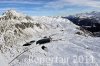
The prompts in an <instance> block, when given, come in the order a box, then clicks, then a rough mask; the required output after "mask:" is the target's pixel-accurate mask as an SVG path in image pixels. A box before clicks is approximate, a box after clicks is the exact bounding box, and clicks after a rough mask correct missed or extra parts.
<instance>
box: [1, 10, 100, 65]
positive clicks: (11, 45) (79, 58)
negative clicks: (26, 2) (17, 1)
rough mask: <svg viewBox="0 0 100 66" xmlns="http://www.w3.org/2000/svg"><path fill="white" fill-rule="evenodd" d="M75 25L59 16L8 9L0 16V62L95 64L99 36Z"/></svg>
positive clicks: (99, 51) (99, 54)
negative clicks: (30, 13) (26, 13)
mask: <svg viewBox="0 0 100 66" xmlns="http://www.w3.org/2000/svg"><path fill="white" fill-rule="evenodd" d="M79 28H80V27H79V26H77V25H75V24H73V23H72V22H71V21H70V20H68V19H64V18H61V17H60V16H59V17H50V16H48V17H46V16H41V17H39V16H32V17H30V16H27V15H24V14H21V13H18V12H16V11H14V10H8V11H6V12H5V13H3V15H2V16H0V66H99V65H100V38H99V37H92V36H90V35H89V34H88V33H87V32H85V31H81V30H79ZM49 38H50V41H47V42H45V41H44V42H45V43H43V42H40V43H38V44H37V41H38V42H39V40H43V39H48V40H49Z"/></svg>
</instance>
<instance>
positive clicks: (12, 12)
mask: <svg viewBox="0 0 100 66" xmlns="http://www.w3.org/2000/svg"><path fill="white" fill-rule="evenodd" d="M20 15H21V14H20V13H18V12H17V11H15V10H7V11H6V12H4V13H3V16H20Z"/></svg>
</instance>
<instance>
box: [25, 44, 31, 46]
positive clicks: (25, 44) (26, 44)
mask: <svg viewBox="0 0 100 66" xmlns="http://www.w3.org/2000/svg"><path fill="white" fill-rule="evenodd" d="M30 45H31V43H26V44H24V45H23V46H30Z"/></svg>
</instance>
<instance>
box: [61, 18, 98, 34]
mask: <svg viewBox="0 0 100 66" xmlns="http://www.w3.org/2000/svg"><path fill="white" fill-rule="evenodd" d="M63 18H67V19H69V20H70V21H72V22H73V23H74V24H76V25H78V26H80V27H82V28H84V29H86V30H88V31H90V32H92V33H93V32H100V23H99V21H98V20H96V19H95V18H79V17H63Z"/></svg>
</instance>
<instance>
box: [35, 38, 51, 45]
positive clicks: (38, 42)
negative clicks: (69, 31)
mask: <svg viewBox="0 0 100 66" xmlns="http://www.w3.org/2000/svg"><path fill="white" fill-rule="evenodd" d="M50 41H51V38H44V39H40V40H38V41H37V42H36V44H40V45H41V44H45V43H49V42H50Z"/></svg>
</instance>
